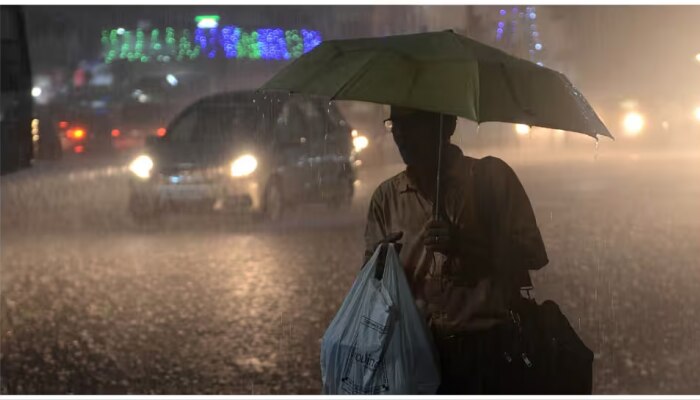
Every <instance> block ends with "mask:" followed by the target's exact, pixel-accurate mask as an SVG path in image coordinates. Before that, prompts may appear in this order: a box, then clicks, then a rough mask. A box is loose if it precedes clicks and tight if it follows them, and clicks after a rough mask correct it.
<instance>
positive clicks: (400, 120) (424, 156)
mask: <svg viewBox="0 0 700 400" xmlns="http://www.w3.org/2000/svg"><path fill="white" fill-rule="evenodd" d="M441 116H442V134H443V138H444V140H443V145H445V144H447V143H449V138H450V136H452V134H453V133H454V131H455V128H456V127H457V117H455V116H454V115H446V114H440V113H434V112H430V111H422V110H416V109H412V108H404V107H396V106H392V107H391V116H390V117H389V119H388V120H386V121H385V124H386V125H387V127H388V128H390V129H391V133H392V134H393V136H394V142H396V145H397V146H398V148H399V152H400V153H401V158H402V159H403V161H404V162H405V163H406V165H409V166H420V165H426V166H430V165H437V149H438V143H439V140H438V134H439V133H440V117H441Z"/></svg>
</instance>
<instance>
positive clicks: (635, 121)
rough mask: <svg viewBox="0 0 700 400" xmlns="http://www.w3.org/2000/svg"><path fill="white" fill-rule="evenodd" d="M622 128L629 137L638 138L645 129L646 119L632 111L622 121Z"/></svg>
mask: <svg viewBox="0 0 700 400" xmlns="http://www.w3.org/2000/svg"><path fill="white" fill-rule="evenodd" d="M622 126H623V128H625V133H626V134H627V135H628V136H637V135H639V133H640V132H642V129H644V117H643V116H642V114H640V113H638V112H636V111H630V112H628V113H627V114H626V115H625V118H624V119H623V120H622Z"/></svg>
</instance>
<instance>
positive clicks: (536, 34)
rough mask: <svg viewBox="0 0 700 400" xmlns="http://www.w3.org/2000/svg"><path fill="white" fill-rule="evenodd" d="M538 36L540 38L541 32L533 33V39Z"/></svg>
mask: <svg viewBox="0 0 700 400" xmlns="http://www.w3.org/2000/svg"><path fill="white" fill-rule="evenodd" d="M538 36H540V33H539V32H532V37H538Z"/></svg>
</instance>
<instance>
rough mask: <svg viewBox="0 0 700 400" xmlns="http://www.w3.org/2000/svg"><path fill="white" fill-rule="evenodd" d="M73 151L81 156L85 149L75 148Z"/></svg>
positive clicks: (81, 147)
mask: <svg viewBox="0 0 700 400" xmlns="http://www.w3.org/2000/svg"><path fill="white" fill-rule="evenodd" d="M73 151H74V152H76V154H80V153H82V152H84V151H85V147H83V146H75V147H73Z"/></svg>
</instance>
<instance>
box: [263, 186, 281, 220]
mask: <svg viewBox="0 0 700 400" xmlns="http://www.w3.org/2000/svg"><path fill="white" fill-rule="evenodd" d="M284 211H285V204H284V196H283V195H282V185H281V184H280V182H279V181H277V180H275V181H272V182H271V183H270V185H269V186H268V188H267V190H266V191H265V218H266V219H267V220H268V221H271V222H278V221H280V220H282V218H283V217H284Z"/></svg>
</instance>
